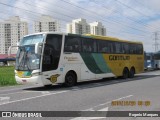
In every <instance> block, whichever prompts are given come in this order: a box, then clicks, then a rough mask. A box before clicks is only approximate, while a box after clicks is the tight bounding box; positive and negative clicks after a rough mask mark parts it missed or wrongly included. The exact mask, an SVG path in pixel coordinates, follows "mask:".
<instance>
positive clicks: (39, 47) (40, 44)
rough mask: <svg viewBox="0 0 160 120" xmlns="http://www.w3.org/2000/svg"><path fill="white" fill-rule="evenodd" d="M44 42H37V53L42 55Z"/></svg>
mask: <svg viewBox="0 0 160 120" xmlns="http://www.w3.org/2000/svg"><path fill="white" fill-rule="evenodd" d="M42 46H43V43H36V44H35V54H38V55H41V53H42Z"/></svg>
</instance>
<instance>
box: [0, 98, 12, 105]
mask: <svg viewBox="0 0 160 120" xmlns="http://www.w3.org/2000/svg"><path fill="white" fill-rule="evenodd" d="M9 100H10V97H0V104H4V103H8V102H9Z"/></svg>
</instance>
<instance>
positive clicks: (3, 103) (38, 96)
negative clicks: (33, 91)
mask: <svg viewBox="0 0 160 120" xmlns="http://www.w3.org/2000/svg"><path fill="white" fill-rule="evenodd" d="M64 92H67V91H60V92H56V93H49V94H44V95H39V96H35V97H29V98H24V99H20V100H14V101H10V102H8V103H2V104H0V105H5V104H10V103H15V102H20V101H26V100H31V99H35V98H40V97H44V96H49V95H55V94H60V93H64Z"/></svg>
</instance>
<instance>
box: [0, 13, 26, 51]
mask: <svg viewBox="0 0 160 120" xmlns="http://www.w3.org/2000/svg"><path fill="white" fill-rule="evenodd" d="M27 34H28V24H27V22H24V21H21V20H20V18H19V17H18V16H14V17H11V18H9V19H8V20H5V21H3V22H0V54H8V48H9V47H10V46H11V45H17V42H19V41H20V39H21V38H22V37H23V36H24V35H27ZM16 52H17V49H16V48H13V49H12V51H11V53H12V54H16Z"/></svg>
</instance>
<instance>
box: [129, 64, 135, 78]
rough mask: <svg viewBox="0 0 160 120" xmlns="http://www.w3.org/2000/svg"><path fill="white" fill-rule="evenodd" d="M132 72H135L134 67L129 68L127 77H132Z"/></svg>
mask: <svg viewBox="0 0 160 120" xmlns="http://www.w3.org/2000/svg"><path fill="white" fill-rule="evenodd" d="M134 74H135V69H134V68H133V67H132V68H131V69H130V72H129V77H130V78H133V77H134Z"/></svg>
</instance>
